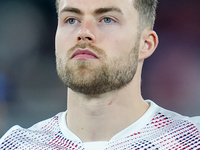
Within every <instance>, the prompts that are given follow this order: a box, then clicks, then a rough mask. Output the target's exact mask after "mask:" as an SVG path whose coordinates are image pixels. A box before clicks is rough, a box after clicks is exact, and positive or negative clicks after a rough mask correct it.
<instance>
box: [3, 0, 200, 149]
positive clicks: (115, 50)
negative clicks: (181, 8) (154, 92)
mask: <svg viewBox="0 0 200 150" xmlns="http://www.w3.org/2000/svg"><path fill="white" fill-rule="evenodd" d="M156 4H157V1H156V0H114V1H113V0H101V1H98V0H57V11H58V28H57V33H56V63H57V72H58V75H59V77H60V78H61V80H62V81H63V83H64V84H65V85H66V86H68V106H67V111H66V112H61V113H59V114H57V115H56V116H54V117H52V118H50V119H48V120H45V121H42V122H39V123H37V124H35V125H34V126H32V127H31V128H29V129H24V128H21V127H19V126H14V127H12V128H11V129H10V130H9V131H8V132H7V133H6V134H5V135H4V136H3V137H2V138H1V141H0V148H1V149H5V150H6V149H42V150H43V149H51V150H53V149H67V150H72V149H74V150H76V149H77V150H78V149H80V150H83V149H85V150H103V149H107V150H114V149H121V150H122V149H159V150H160V149H162V150H166V149H200V134H199V130H200V118H199V117H193V118H189V117H185V116H181V115H179V114H177V113H174V112H171V111H168V110H165V109H163V108H161V107H159V106H157V105H156V104H155V103H154V102H152V101H151V100H146V101H145V100H143V98H142V96H141V91H140V83H141V71H142V66H143V62H144V59H145V58H147V57H149V56H150V55H151V54H152V53H153V52H154V50H155V49H156V47H157V45H158V37H157V35H156V33H155V32H154V31H153V25H154V20H155V9H156Z"/></svg>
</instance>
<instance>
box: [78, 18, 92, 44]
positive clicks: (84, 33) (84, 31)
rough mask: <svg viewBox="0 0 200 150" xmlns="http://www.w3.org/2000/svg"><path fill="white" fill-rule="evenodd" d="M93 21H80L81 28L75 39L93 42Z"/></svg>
mask: <svg viewBox="0 0 200 150" xmlns="http://www.w3.org/2000/svg"><path fill="white" fill-rule="evenodd" d="M94 28H95V27H94V22H92V21H84V22H82V25H81V28H80V30H79V32H78V35H77V41H84V42H89V43H93V42H95V40H96V37H95V34H94V32H95V31H94Z"/></svg>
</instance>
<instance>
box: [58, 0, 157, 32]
mask: <svg viewBox="0 0 200 150" xmlns="http://www.w3.org/2000/svg"><path fill="white" fill-rule="evenodd" d="M60 1H61V0H56V9H57V12H59V3H60ZM157 3H158V0H133V6H134V7H135V9H136V10H137V11H138V13H139V20H140V24H139V28H140V29H141V30H142V29H143V28H145V27H146V26H149V27H150V28H151V29H153V27H154V22H155V18H156V8H157Z"/></svg>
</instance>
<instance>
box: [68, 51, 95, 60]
mask: <svg viewBox="0 0 200 150" xmlns="http://www.w3.org/2000/svg"><path fill="white" fill-rule="evenodd" d="M73 58H77V59H98V57H97V56H96V55H95V54H94V53H92V52H91V51H89V50H77V51H75V53H74V54H73V55H72V57H71V59H73Z"/></svg>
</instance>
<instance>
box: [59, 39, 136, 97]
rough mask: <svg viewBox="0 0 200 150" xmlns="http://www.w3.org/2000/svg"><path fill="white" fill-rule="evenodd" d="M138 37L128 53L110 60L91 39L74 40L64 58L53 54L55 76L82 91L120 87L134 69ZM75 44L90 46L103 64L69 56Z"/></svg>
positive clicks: (109, 90)
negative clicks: (72, 58)
mask: <svg viewBox="0 0 200 150" xmlns="http://www.w3.org/2000/svg"><path fill="white" fill-rule="evenodd" d="M137 39H138V40H137V41H136V42H135V45H134V46H133V48H132V49H131V51H130V52H129V53H126V54H122V55H121V56H120V57H118V58H113V59H112V60H108V59H106V54H105V51H104V50H102V49H99V48H97V47H95V46H93V45H91V44H90V43H84V44H77V45H76V46H74V47H72V48H71V49H70V50H69V51H68V53H67V56H66V57H64V58H63V59H62V58H59V57H58V56H56V66H57V73H58V76H59V77H60V79H61V80H62V82H63V83H64V84H65V85H66V86H67V87H69V88H70V89H71V90H73V91H74V92H78V93H81V94H85V95H100V94H104V93H107V92H111V91H115V90H119V89H121V88H123V87H125V86H126V85H127V84H129V83H130V82H131V81H132V79H133V78H134V76H135V73H136V71H137V66H138V52H139V38H137ZM77 48H82V49H84V48H89V49H92V50H93V51H94V52H96V53H97V54H98V56H99V58H100V60H101V63H103V64H101V65H98V66H96V64H95V65H94V66H93V64H92V62H91V61H88V60H75V61H72V60H69V58H70V55H71V54H73V52H74V51H75V50H76V49H77Z"/></svg>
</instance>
